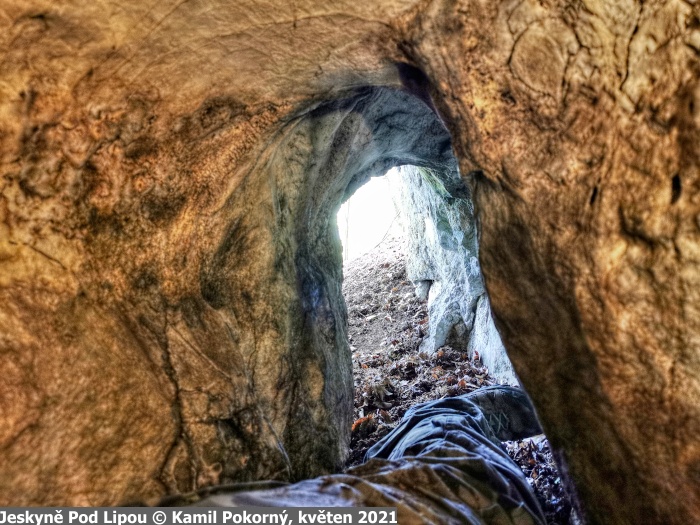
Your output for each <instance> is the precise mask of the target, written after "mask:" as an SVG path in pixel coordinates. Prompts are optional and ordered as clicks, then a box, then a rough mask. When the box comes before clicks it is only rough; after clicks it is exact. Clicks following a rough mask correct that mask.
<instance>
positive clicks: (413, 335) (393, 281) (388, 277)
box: [343, 238, 576, 525]
mask: <svg viewBox="0 0 700 525" xmlns="http://www.w3.org/2000/svg"><path fill="white" fill-rule="evenodd" d="M344 272H345V281H344V285H343V293H344V295H345V301H346V303H347V308H348V325H349V329H348V330H349V339H350V345H351V350H352V353H353V370H354V377H355V414H354V417H355V423H354V425H353V431H352V445H351V447H352V451H351V456H350V458H349V460H348V463H347V466H352V465H356V464H358V463H361V462H362V459H363V457H364V454H365V452H366V451H367V449H368V448H369V447H371V446H372V445H373V444H374V443H376V442H377V441H378V440H379V439H380V438H381V437H382V436H384V435H386V434H387V433H388V432H389V431H390V430H391V429H392V428H394V426H396V424H397V423H398V422H399V420H400V419H401V417H402V416H403V414H404V413H405V412H406V410H407V409H408V408H409V407H411V406H412V405H414V404H416V403H420V402H424V401H430V400H433V399H440V398H442V397H446V396H447V397H449V396H455V395H459V394H463V393H467V392H471V391H473V390H476V389H477V388H480V387H482V386H486V385H492V384H495V383H496V381H495V380H494V379H493V378H492V377H490V375H489V372H488V370H487V369H486V368H485V367H483V366H481V363H480V362H479V361H476V362H474V361H472V360H470V359H469V356H468V355H467V353H466V350H465V349H460V348H452V347H449V346H445V347H443V348H441V349H439V350H438V351H437V352H436V353H435V354H434V355H428V354H426V353H424V352H420V351H419V348H418V347H419V345H420V343H421V341H422V339H423V336H424V334H425V332H426V330H427V324H428V322H429V320H428V311H427V304H426V302H425V301H421V300H419V299H418V298H417V297H416V296H415V294H414V293H413V286H412V284H411V282H410V281H408V280H407V278H406V274H405V265H404V257H403V246H402V242H401V241H400V240H398V239H395V238H394V239H389V240H386V241H384V242H383V243H382V244H380V245H379V246H378V247H376V248H375V249H374V250H372V251H371V252H369V253H367V254H365V255H363V256H362V257H360V258H358V259H355V260H353V261H351V262H350V263H349V264H347V265H346V266H345V268H344ZM503 448H504V449H505V450H506V451H507V452H508V454H509V455H510V456H511V457H512V458H513V459H514V460H515V462H516V463H517V464H518V465H519V466H520V467H521V468H522V470H523V472H524V474H525V476H526V477H527V479H528V481H529V482H530V484H531V485H532V486H533V488H534V489H535V493H536V495H537V497H538V499H539V501H540V504H541V505H542V508H543V510H544V512H545V515H546V518H547V523H549V524H556V525H569V524H572V525H573V524H574V523H575V521H576V520H575V518H573V517H572V511H571V503H570V502H569V499H568V497H567V496H566V493H565V491H564V488H563V486H562V483H561V480H560V477H559V473H558V471H557V468H556V465H555V464H554V461H553V458H552V454H551V452H550V449H549V444H548V443H547V440H546V439H545V438H544V436H540V437H538V438H535V439H530V440H524V441H520V442H507V443H503Z"/></svg>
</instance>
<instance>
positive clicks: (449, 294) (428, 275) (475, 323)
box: [387, 161, 518, 385]
mask: <svg viewBox="0 0 700 525" xmlns="http://www.w3.org/2000/svg"><path fill="white" fill-rule="evenodd" d="M387 176H388V177H391V179H390V180H391V183H392V187H393V188H395V190H394V194H395V195H396V197H395V199H396V203H395V204H396V207H397V209H398V210H400V218H401V221H402V226H403V230H404V232H405V235H406V253H407V260H406V273H407V275H408V278H409V279H411V281H413V282H414V283H416V294H417V295H418V296H419V297H420V296H424V298H427V299H428V313H429V317H430V324H429V331H428V334H427V335H426V337H425V339H424V340H423V343H422V344H421V350H422V351H425V352H434V351H436V350H437V349H438V348H439V347H441V346H443V345H444V344H449V345H451V346H453V347H454V348H458V349H460V350H468V351H469V353H470V355H471V356H472V357H473V356H474V352H475V351H476V352H478V355H479V357H480V358H481V360H482V361H483V363H484V364H485V365H486V366H487V367H488V368H489V372H490V373H491V375H493V376H494V377H495V378H497V379H498V380H499V381H502V382H504V383H509V384H515V385H517V384H518V380H517V378H516V377H515V374H514V372H513V367H512V365H511V363H510V361H509V360H508V356H507V355H506V350H505V348H503V344H502V343H501V338H500V336H499V335H498V331H497V330H496V327H495V326H494V324H493V319H492V317H491V310H490V307H489V302H488V299H487V297H486V290H485V288H484V281H483V278H482V275H481V269H480V268H479V260H478V255H479V247H478V239H477V237H478V232H477V226H476V220H475V217H474V205H473V203H472V200H471V195H470V193H469V189H468V188H467V187H466V185H465V184H464V183H463V182H462V181H461V179H460V176H459V170H458V169H457V166H456V161H455V165H454V166H452V167H451V168H450V169H449V170H445V171H442V172H438V171H432V170H428V169H426V168H416V167H413V166H404V167H403V168H402V169H401V171H400V173H392V174H390V175H387Z"/></svg>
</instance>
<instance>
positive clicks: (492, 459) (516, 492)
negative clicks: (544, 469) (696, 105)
mask: <svg viewBox="0 0 700 525" xmlns="http://www.w3.org/2000/svg"><path fill="white" fill-rule="evenodd" d="M367 459H368V461H367V463H365V464H364V465H361V466H359V467H355V468H353V469H350V470H348V471H347V472H346V473H344V474H336V475H331V476H322V477H318V478H314V479H310V480H306V481H302V482H299V483H295V484H293V485H286V486H282V487H278V488H273V489H269V490H258V491H249V490H246V491H240V492H221V493H218V494H213V495H210V496H208V497H206V498H205V499H202V500H200V501H198V502H197V503H195V505H196V506H206V507H209V506H243V505H255V506H275V507H277V506H280V507H281V506H290V507H304V506H314V507H340V506H354V507H358V506H363V507H397V508H398V522H399V523H401V524H402V525H406V524H413V523H435V524H442V523H445V524H447V523H460V524H474V525H482V524H489V525H490V524H494V525H496V524H497V525H508V524H513V525H544V523H545V520H544V518H543V516H542V512H541V510H540V508H539V505H538V504H537V500H536V499H535V495H534V494H533V492H532V489H531V488H530V486H529V484H528V483H527V481H526V480H525V477H524V476H523V474H522V472H521V470H520V469H519V468H518V466H517V465H516V464H515V463H513V461H512V460H511V459H510V458H509V457H508V455H507V454H506V453H505V452H504V451H503V450H502V449H501V447H500V446H499V442H498V440H497V439H496V437H495V436H494V435H493V432H492V431H491V428H490V427H489V425H488V424H487V422H486V419H485V418H484V415H483V414H482V412H481V410H479V408H478V407H477V406H476V405H475V404H473V403H472V402H471V401H469V400H468V398H467V397H455V398H448V399H441V400H438V401H432V402H430V403H425V404H423V405H419V406H416V407H413V408H411V409H410V410H409V411H408V412H406V415H405V416H404V418H403V420H402V422H401V424H400V425H399V426H398V427H396V428H395V429H394V430H393V431H392V432H391V433H390V434H388V435H387V436H385V437H384V439H382V440H381V441H380V442H379V443H377V444H376V445H375V446H374V447H372V448H371V449H370V450H369V452H368V453H367Z"/></svg>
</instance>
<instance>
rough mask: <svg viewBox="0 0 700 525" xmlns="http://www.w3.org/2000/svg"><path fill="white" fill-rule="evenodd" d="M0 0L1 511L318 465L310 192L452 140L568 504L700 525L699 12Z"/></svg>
mask: <svg viewBox="0 0 700 525" xmlns="http://www.w3.org/2000/svg"><path fill="white" fill-rule="evenodd" d="M0 14H1V16H0V25H1V26H2V32H0V42H1V46H0V54H1V55H2V58H0V64H2V65H1V66H0V67H1V69H2V77H1V81H0V304H2V307H1V308H0V351H1V352H2V357H3V358H2V360H0V407H1V409H0V410H1V411H0V417H1V418H2V423H3V424H2V425H1V427H2V428H1V430H0V444H1V447H2V476H0V489H1V490H0V494H2V495H3V496H2V497H0V503H2V504H4V505H9V504H14V505H23V504H34V505H52V504H60V505H80V504H93V505H104V504H117V503H120V502H124V501H127V500H133V499H143V498H149V497H157V496H160V495H163V494H165V493H171V492H178V491H186V490H190V489H192V488H195V487H200V486H204V485H208V484H212V483H218V482H224V481H227V480H251V479H262V478H277V479H296V478H299V477H304V476H309V475H314V474H318V473H322V472H327V471H330V470H332V469H334V468H336V467H337V466H338V465H340V463H341V462H342V459H343V456H344V453H345V449H346V447H347V438H348V433H349V424H350V422H349V418H350V407H351V399H350V397H351V388H350V386H351V385H350V384H349V381H350V379H349V378H350V363H349V354H348V351H347V348H346V344H347V343H346V342H345V334H344V330H345V329H344V323H345V313H344V306H343V304H342V300H341V296H340V277H341V275H340V272H341V270H340V251H339V248H338V243H337V238H336V237H337V234H336V233H335V230H334V228H333V218H332V217H333V216H334V214H333V213H332V212H333V211H334V210H335V209H336V207H337V205H338V203H339V202H340V201H341V200H342V198H343V196H344V195H347V194H348V193H351V192H352V191H353V188H355V187H357V185H359V184H361V182H362V181H363V180H365V179H366V178H367V177H369V176H372V175H378V174H380V173H382V172H383V171H384V170H385V169H386V168H388V167H390V166H393V165H398V164H414V165H418V166H424V167H429V168H434V169H444V167H445V164H444V163H445V162H446V160H445V159H446V158H447V154H448V153H449V154H450V155H451V153H452V150H454V153H455V155H456V157H457V159H458V160H459V163H460V166H459V167H460V172H461V173H462V176H463V178H464V180H465V182H466V183H468V184H470V185H471V186H472V190H473V191H472V194H473V196H474V201H475V206H476V213H477V216H478V220H479V223H480V228H481V247H480V258H481V265H482V269H483V271H484V274H485V283H486V287H487V289H488V292H489V296H490V299H491V303H492V307H493V310H494V313H495V318H496V322H497V326H498V328H499V330H500V333H501V336H502V339H503V342H504V344H505V347H506V348H507V349H508V352H509V355H510V357H511V360H512V361H513V363H514V366H515V368H516V371H517V373H518V375H519V377H520V378H521V380H522V381H523V382H524V384H525V386H526V387H527V388H528V390H529V392H530V393H531V395H532V397H533V399H534V402H535V404H536V406H537V408H538V412H539V414H540V416H541V417H542V419H543V423H544V426H545V428H546V430H547V433H548V436H549V438H550V440H551V443H552V446H553V447H554V449H555V451H556V452H557V454H559V456H560V460H561V461H562V463H565V464H566V465H567V466H568V471H569V473H570V476H569V478H570V481H573V482H575V484H576V487H577V490H578V492H579V494H580V496H581V498H582V501H583V505H584V507H585V510H586V512H587V515H588V517H589V519H590V520H591V521H592V522H605V523H672V524H675V523H678V524H681V523H682V524H686V523H694V522H698V521H700V494H699V493H698V489H697V487H698V486H699V479H700V474H699V473H700V446H699V445H698V440H697V436H698V434H700V374H699V373H698V371H699V370H700V352H699V351H698V347H699V345H700V335H699V334H700V326H699V323H700V315H699V314H700V311H699V310H700V292H699V291H698V290H700V286H698V285H699V284H700V282H699V281H700V274H699V273H698V271H697V263H698V260H699V259H700V254H699V252H698V234H699V231H698V230H699V228H700V227H699V221H698V217H700V201H699V199H698V187H699V183H698V173H699V172H698V165H699V164H700V161H699V154H700V149H699V148H700V146H698V141H697V137H698V127H699V126H700V117H698V107H700V100H698V97H699V94H700V87H699V83H698V80H699V77H700V74H699V73H700V69H699V64H698V52H699V51H700V22H699V20H700V13H698V7H697V5H695V3H694V2H687V1H683V0H669V1H666V2H633V1H629V2H612V1H601V0H586V1H583V2H535V1H534V0H533V1H530V0H524V1H513V2H511V1H501V2H477V1H475V0H457V1H449V2H448V1H446V0H435V1H415V2H395V1H392V0H381V1H377V2H372V3H371V4H366V3H359V2H350V1H345V0H341V1H339V2H335V1H334V2H325V3H324V2H309V1H302V2H293V3H287V2H272V3H265V4H263V3H260V2H256V1H252V2H247V3H243V4H242V3H236V4H235V5H234V4H233V3H231V2H224V1H223V0H202V1H199V2H192V1H190V2H179V1H178V2H161V3H155V4H144V3H143V2H134V1H130V0H125V1H124V2H119V3H109V2H105V1H101V0H96V1H94V2H90V3H85V2H50V1H48V0H22V1H19V2H17V1H12V2H10V1H9V0H6V1H4V2H2V4H1V5H0ZM399 64H401V65H399ZM407 67H408V68H415V70H420V71H422V73H420V74H418V73H415V71H414V70H413V69H408V70H407V69H406V68H407ZM407 71H408V74H407ZM411 71H413V73H411ZM428 93H429V94H430V96H431V98H432V100H430V99H429V98H427V96H426V94H428ZM433 107H434V108H436V109H437V112H438V113H439V117H437V116H436V114H435V112H434V111H433V109H432V108H433ZM443 124H444V125H446V126H447V128H448V129H449V134H448V133H447V132H445V129H444V127H443ZM450 136H451V142H450Z"/></svg>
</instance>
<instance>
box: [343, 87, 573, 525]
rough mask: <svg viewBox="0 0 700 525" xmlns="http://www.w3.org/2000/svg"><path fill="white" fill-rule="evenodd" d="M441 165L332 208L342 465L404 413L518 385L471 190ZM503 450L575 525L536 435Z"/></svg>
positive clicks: (397, 171)
mask: <svg viewBox="0 0 700 525" xmlns="http://www.w3.org/2000/svg"><path fill="white" fill-rule="evenodd" d="M409 101H410V102H411V103H416V102H417V103H418V104H423V103H422V101H417V100H411V99H409ZM440 124H441V123H440ZM443 129H444V128H443ZM432 153H433V154H434V153H435V151H433V152H432ZM443 153H444V151H443ZM447 157H448V159H449V161H448V164H447V166H445V165H444V164H442V165H436V164H435V163H434V162H432V160H431V157H430V156H428V157H423V158H421V159H420V160H421V162H420V163H418V162H417V163H415V164H405V163H401V162H400V161H398V162H397V160H398V159H395V160H394V162H395V163H396V164H397V165H395V166H394V167H391V168H390V169H388V170H386V172H385V173H384V174H383V175H382V174H381V173H379V174H377V173H376V172H375V173H372V174H371V176H370V177H367V178H359V177H353V178H352V179H351V182H350V183H349V185H348V188H347V189H346V190H345V193H344V195H343V199H342V200H341V203H340V204H339V205H338V206H339V207H338V209H337V214H336V215H335V224H336V225H337V238H338V239H339V241H340V242H339V246H340V249H341V250H342V267H343V272H342V278H343V282H342V295H343V300H344V303H345V307H346V310H345V312H346V321H347V325H346V326H347V344H348V347H349V350H350V353H351V355H352V370H353V388H354V391H353V417H352V420H353V425H352V429H351V443H350V452H349V456H348V459H347V461H346V463H345V465H346V466H347V467H349V466H354V465H358V464H360V463H362V462H363V459H364V455H365V453H366V452H367V450H368V449H369V448H370V447H371V446H372V445H373V444H375V443H376V442H377V441H378V440H379V439H381V438H382V437H383V436H384V435H386V434H387V433H389V432H390V431H391V429H392V428H394V427H395V426H396V424H397V423H398V422H399V421H400V420H401V418H402V416H403V415H404V414H405V412H406V411H407V410H408V409H409V408H410V407H412V406H414V405H417V404H419V403H421V402H426V401H430V400H434V399H440V398H444V397H452V396H457V395H461V394H466V393H469V392H472V391H475V390H477V389H478V388H481V387H483V386H489V385H494V384H511V385H516V386H519V381H518V379H517V377H516V375H515V372H514V371H513V368H512V365H511V363H510V361H509V359H508V357H507V354H506V350H505V348H504V347H503V344H502V342H501V339H500V335H499V334H498V330H497V329H496V326H495V323H494V320H493V318H492V315H491V310H490V305H489V302H488V296H487V293H486V288H485V285H484V281H483V277H482V275H481V270H480V267H479V261H478V224H477V221H476V216H475V210H474V206H473V203H472V200H471V194H470V190H469V187H468V185H467V184H465V183H464V182H463V181H462V179H461V177H460V175H459V170H458V169H457V163H456V160H455V159H454V156H453V155H452V153H451V150H450V151H448V153H447ZM503 447H504V448H506V449H507V451H508V453H509V454H510V455H511V457H512V458H513V459H514V460H515V461H516V463H518V464H519V465H520V466H521V468H523V470H524V472H525V474H526V476H528V477H529V478H530V479H531V482H532V483H533V485H534V486H535V487H536V492H537V495H538V498H539V499H540V503H541V505H542V506H543V508H544V509H545V513H546V515H547V517H548V522H549V523H570V522H572V520H575V519H576V516H575V514H574V513H573V510H572V505H571V503H570V501H569V498H568V496H567V495H566V493H565V490H564V489H563V484H562V483H561V479H560V475H559V472H558V469H557V466H556V464H555V461H554V458H553V456H552V454H551V451H550V449H549V444H548V442H547V440H546V438H545V437H544V436H538V437H536V438H534V439H526V440H523V441H520V442H509V443H504V444H503Z"/></svg>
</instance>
